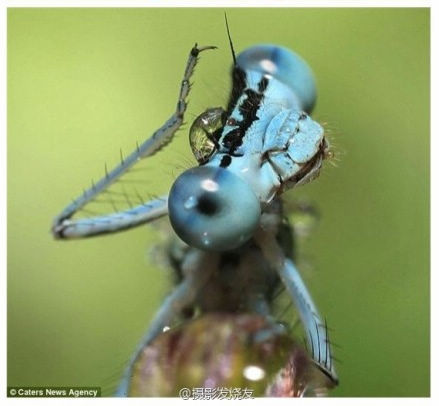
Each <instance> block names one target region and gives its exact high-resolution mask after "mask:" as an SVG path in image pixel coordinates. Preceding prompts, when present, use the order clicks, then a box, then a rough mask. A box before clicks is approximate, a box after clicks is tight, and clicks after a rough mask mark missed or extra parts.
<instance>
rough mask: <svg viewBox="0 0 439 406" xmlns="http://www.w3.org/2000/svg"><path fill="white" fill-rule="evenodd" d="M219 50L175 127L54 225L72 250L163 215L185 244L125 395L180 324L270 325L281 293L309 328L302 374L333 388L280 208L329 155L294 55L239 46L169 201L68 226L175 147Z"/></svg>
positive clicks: (320, 328)
mask: <svg viewBox="0 0 439 406" xmlns="http://www.w3.org/2000/svg"><path fill="white" fill-rule="evenodd" d="M212 48H214V47H198V46H197V45H195V47H194V48H193V49H192V50H191V52H190V54H189V58H188V62H187V66H186V69H185V73H184V77H183V80H182V82H181V89H180V94H179V98H178V102H177V107H176V111H175V113H174V114H173V115H172V116H171V117H170V119H169V120H168V121H167V122H166V123H165V124H164V125H163V126H162V127H161V128H159V129H158V130H157V131H156V132H155V133H154V134H153V135H152V137H151V138H149V139H147V140H146V141H145V142H144V143H143V144H141V145H139V146H138V147H137V148H136V150H135V151H133V152H132V153H131V154H130V155H129V156H128V157H126V158H124V159H123V161H122V162H121V164H120V165H118V166H117V167H116V168H115V169H113V170H112V171H110V172H108V171H106V173H105V176H104V177H103V178H102V179H101V180H100V181H99V182H97V183H96V184H94V185H93V186H92V187H91V188H90V189H88V190H87V191H85V192H84V193H83V194H82V195H81V196H80V197H79V198H78V199H76V200H75V201H74V202H73V203H72V204H70V205H69V206H68V207H67V208H66V209H65V210H64V211H63V212H62V213H61V214H60V215H59V216H58V217H57V218H56V219H55V221H54V225H53V234H54V236H55V237H56V238H61V239H68V238H78V237H87V236H92V235H99V234H102V233H111V232H116V231H121V230H125V229H128V228H131V227H135V226H137V225H140V224H143V223H147V222H150V221H153V220H155V219H157V218H159V217H162V216H165V215H166V214H168V215H169V219H170V223H171V225H172V228H173V229H174V231H175V233H176V234H177V235H178V236H179V238H180V239H181V240H180V242H179V243H177V246H175V247H174V249H173V250H171V251H170V254H169V255H170V258H171V262H172V263H173V265H174V268H175V269H176V272H177V275H178V279H179V283H178V284H177V286H176V288H175V290H174V291H173V293H171V295H169V296H168V297H167V298H166V300H165V301H164V302H163V304H162V306H161V308H160V309H159V310H158V312H157V314H156V316H155V318H154V319H153V321H152V323H151V324H150V327H149V329H148V331H147V333H146V335H145V337H144V338H143V340H142V341H141V343H140V345H139V347H138V350H137V352H136V353H135V355H134V356H133V359H132V361H131V363H130V366H129V368H128V370H127V372H126V374H125V377H124V380H123V382H122V384H121V386H120V388H119V392H118V393H119V394H120V395H129V394H133V392H132V388H133V386H132V383H133V382H134V381H136V379H137V376H136V368H137V367H135V365H137V366H138V365H139V364H138V361H139V359H140V358H139V357H141V356H142V354H143V353H144V351H145V350H147V349H148V348H151V347H150V346H153V345H154V340H155V339H156V338H157V337H158V336H160V335H161V334H162V332H163V330H164V329H168V328H169V326H172V325H173V323H174V322H175V320H178V319H180V320H182V319H183V320H188V318H189V319H190V318H192V317H193V315H198V316H200V317H201V320H203V317H206V316H207V315H210V314H212V315H213V314H229V315H233V317H232V324H233V322H234V320H235V321H236V320H237V319H236V317H238V315H241V314H250V315H252V314H253V315H258V316H259V317H262V318H263V319H265V320H266V321H267V322H269V323H275V320H274V318H273V315H272V314H273V313H272V297H273V294H274V291H275V289H276V287H277V286H278V285H279V284H283V285H284V287H285V288H286V290H287V292H288V293H289V295H290V297H291V300H292V301H293V302H294V304H295V306H296V308H297V311H298V313H299V316H300V319H301V321H302V323H303V325H304V329H305V331H306V336H307V343H308V348H309V351H310V364H307V365H311V364H312V365H313V366H314V368H317V370H318V371H320V373H322V374H323V375H324V376H326V377H327V380H326V381H325V382H326V383H325V384H324V385H325V386H327V387H329V386H331V385H334V384H336V383H337V375H336V372H335V369H334V365H333V362H332V359H333V358H332V355H331V347H330V342H329V338H328V329H327V327H326V323H324V322H323V321H322V318H321V317H320V315H319V312H318V310H317V308H316V306H315V305H314V303H313V300H312V298H311V295H310V293H309V292H308V290H307V288H306V286H305V284H304V282H303V280H302V278H301V277H300V274H299V272H298V270H297V268H296V266H295V264H294V262H293V259H292V258H291V256H290V255H289V251H290V248H289V245H290V244H291V239H290V238H289V233H290V228H289V225H288V223H287V222H286V221H285V216H284V213H283V210H282V203H281V200H280V197H281V195H282V193H284V192H285V191H286V190H288V189H291V188H294V187H295V186H298V185H302V184H305V183H307V182H309V181H311V180H313V179H314V178H316V177H317V176H318V174H319V171H320V169H321V166H322V161H323V160H324V159H325V158H326V157H327V156H328V154H329V145H328V142H327V141H326V138H325V136H324V131H323V129H322V127H321V126H320V125H319V124H318V123H317V122H315V121H314V120H313V119H312V118H311V117H310V115H309V114H310V112H311V110H312V107H313V105H314V102H315V97H316V90H315V83H314V78H313V75H312V72H311V70H310V68H309V67H308V65H307V64H306V63H305V62H304V61H303V60H302V59H301V58H300V57H299V56H298V55H297V54H295V53H294V52H292V51H290V50H288V49H286V48H283V47H280V46H276V45H256V46H253V47H251V48H248V49H247V50H244V51H243V52H242V53H240V54H239V55H237V56H236V57H235V55H234V52H233V47H232V54H233V60H234V63H233V67H232V77H233V88H232V92H231V95H230V98H229V101H228V105H227V106H226V107H225V108H224V109H223V108H220V107H215V108H209V109H207V110H206V111H205V112H204V113H202V114H201V115H200V116H199V117H198V118H197V119H196V120H195V121H194V123H193V125H192V127H191V129H190V134H189V141H190V145H191V148H192V151H193V153H194V156H195V157H196V159H197V161H198V163H199V166H197V167H194V168H191V169H188V170H186V171H184V172H183V173H182V174H181V175H180V176H178V178H177V179H176V180H175V182H174V183H173V185H172V187H171V189H170V192H169V195H168V196H163V197H161V198H157V199H153V200H151V201H148V202H144V203H142V204H140V205H138V206H136V207H133V208H130V209H128V210H122V211H117V212H115V213H109V214H106V215H102V216H96V217H91V218H86V219H83V218H80V219H75V218H72V217H73V215H74V214H75V213H76V212H78V211H80V210H81V209H82V208H83V207H84V206H85V205H87V204H88V203H89V202H91V201H93V200H94V199H95V198H96V196H97V195H99V194H100V193H103V192H104V191H106V190H107V189H108V188H109V187H110V186H111V185H112V184H114V183H115V182H117V181H118V179H119V178H120V177H121V176H122V175H124V173H126V172H127V171H129V170H130V169H131V168H132V167H133V166H134V165H136V163H137V162H139V161H140V160H141V159H143V158H145V157H147V156H150V155H153V154H155V153H156V152H158V151H159V150H161V149H162V147H163V146H164V145H166V144H167V143H169V142H170V141H171V140H172V137H173V135H174V134H175V132H176V131H177V130H178V128H179V127H180V125H181V124H182V122H183V116H184V113H185V111H186V98H187V95H188V92H189V89H190V85H189V80H190V77H191V75H192V73H193V70H194V67H195V65H196V62H197V60H198V55H199V53H200V52H202V51H204V50H208V49H212ZM215 317H216V316H214V320H215ZM206 320H207V319H206ZM210 322H211V321H210ZM210 322H207V321H206V324H207V325H208V324H209V323H210ZM213 331H215V329H214V330H213ZM136 382H137V383H138V381H136ZM269 393H270V392H269Z"/></svg>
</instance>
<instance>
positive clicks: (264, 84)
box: [258, 76, 268, 93]
mask: <svg viewBox="0 0 439 406" xmlns="http://www.w3.org/2000/svg"><path fill="white" fill-rule="evenodd" d="M267 86H268V78H267V77H266V76H264V77H263V78H262V79H261V81H260V82H259V83H258V90H259V93H264V92H265V90H267Z"/></svg>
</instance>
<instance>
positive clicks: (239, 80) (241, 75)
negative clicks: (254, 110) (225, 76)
mask: <svg viewBox="0 0 439 406" xmlns="http://www.w3.org/2000/svg"><path fill="white" fill-rule="evenodd" d="M232 82H233V83H232V92H231V94H230V99H229V102H228V104H227V116H230V114H231V113H232V111H233V109H234V108H235V106H236V103H237V102H238V99H239V98H240V97H241V95H242V93H243V92H244V89H245V87H246V74H245V72H244V71H243V70H242V69H241V68H240V67H239V66H238V65H236V66H234V68H233V71H232Z"/></svg>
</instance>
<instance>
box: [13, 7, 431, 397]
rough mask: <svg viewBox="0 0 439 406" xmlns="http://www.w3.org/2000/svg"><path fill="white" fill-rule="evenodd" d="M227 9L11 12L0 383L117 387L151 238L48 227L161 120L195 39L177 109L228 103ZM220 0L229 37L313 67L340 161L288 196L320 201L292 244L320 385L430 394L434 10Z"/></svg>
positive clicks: (185, 153) (183, 156) (160, 287)
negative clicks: (317, 349) (261, 5)
mask: <svg viewBox="0 0 439 406" xmlns="http://www.w3.org/2000/svg"><path fill="white" fill-rule="evenodd" d="M223 11H224V10H222V9H9V10H8V62H7V63H8V385H23V386H38V385H58V386H61V385H72V386H81V385H83V386H91V385H98V386H102V387H103V388H104V390H106V393H107V394H109V393H110V392H109V391H110V390H111V387H112V386H114V385H115V383H116V382H117V380H118V377H119V375H120V373H121V372H122V370H123V366H124V364H125V362H126V360H127V359H128V358H129V357H130V354H131V353H132V351H133V348H134V346H135V345H136V344H137V342H138V340H139V337H140V336H141V335H142V334H143V332H144V330H145V328H146V326H147V325H148V322H149V320H150V319H151V317H152V315H153V313H154V311H155V309H157V307H158V306H159V304H160V302H161V301H162V299H163V297H164V295H165V294H166V293H167V292H168V291H169V289H170V279H171V278H170V274H169V271H167V270H164V269H162V268H161V267H160V265H159V264H155V263H151V259H150V255H149V251H150V247H151V246H153V245H154V244H155V243H156V242H157V240H158V238H159V236H158V233H157V231H156V230H154V229H153V228H151V227H147V226H145V227H141V228H139V229H136V230H133V231H130V232H126V233H121V234H119V235H114V236H106V237H101V238H96V239H88V240H83V241H72V242H59V241H54V240H53V239H52V237H51V235H50V233H49V229H50V225H51V221H52V218H53V217H54V216H55V215H56V214H58V213H59V211H60V210H61V209H62V208H63V207H64V206H65V205H66V204H67V203H68V202H69V201H70V199H71V198H73V197H76V195H77V194H79V193H80V192H81V190H82V188H83V187H87V186H88V185H89V184H90V180H91V179H92V178H94V179H95V180H96V179H98V178H99V177H100V176H101V175H102V174H103V166H104V162H107V163H108V164H109V166H111V165H112V164H114V163H117V161H118V156H119V148H122V149H123V151H125V152H126V153H128V152H129V151H130V150H131V149H133V146H134V145H135V142H136V140H138V141H141V140H142V139H144V138H145V137H146V136H147V135H149V134H151V132H152V131H153V130H154V129H156V128H157V127H159V126H160V125H161V124H162V122H163V121H164V120H165V119H166V118H167V117H168V116H169V114H170V113H171V112H172V111H173V109H174V106H175V103H176V95H177V92H178V90H179V82H180V80H181V75H182V72H183V68H184V64H185V61H186V57H187V53H188V51H189V49H190V48H191V47H192V45H193V44H194V43H195V42H199V43H200V44H204V45H207V44H208V45H211V44H212V45H217V46H218V47H219V48H220V49H219V50H218V51H215V52H209V53H206V54H204V55H203V56H202V58H201V61H200V64H199V66H198V68H197V72H196V75H195V86H194V88H193V93H192V94H191V96H190V100H191V104H190V106H189V111H188V115H187V119H188V121H189V122H190V121H191V120H192V119H193V118H194V117H195V116H196V115H197V114H198V113H200V112H201V111H202V110H204V109H205V108H206V107H208V106H210V107H212V106H217V105H221V104H224V102H225V100H226V98H227V93H228V89H229V84H230V81H229V77H228V72H229V67H230V63H231V57H230V52H229V49H228V42H227V37H226V31H225V27H224V20H223ZM227 12H228V18H229V23H230V25H231V30H232V35H233V38H234V43H235V48H236V49H237V51H239V50H242V49H244V48H245V47H247V46H249V45H251V44H254V43H258V42H271V43H276V44H282V45H285V46H288V47H291V48H293V49H294V50H295V51H297V52H298V53H299V54H301V55H302V56H303V57H304V58H305V59H306V60H307V61H308V62H309V63H310V65H311V66H312V67H313V69H314V71H315V74H316V77H317V80H318V89H319V100H318V103H317V108H316V110H315V113H314V116H315V117H316V119H318V120H319V121H322V122H326V123H327V125H326V128H327V129H328V133H329V136H330V139H331V141H332V142H333V144H334V145H335V151H336V153H337V155H338V157H339V161H338V162H337V167H336V168H334V167H333V166H331V165H329V164H327V165H326V167H325V169H324V170H323V171H322V175H321V177H320V178H319V179H318V180H317V181H315V182H314V183H312V184H309V185H306V186H305V187H303V188H300V189H297V190H296V191H293V192H290V193H289V195H290V196H294V195H296V196H301V197H302V198H306V199H309V201H312V202H314V203H315V204H316V206H317V207H318V208H319V211H320V214H321V220H320V223H319V226H318V227H317V229H316V230H315V231H314V232H313V234H312V236H311V237H310V238H309V239H308V240H307V242H306V244H305V245H304V246H303V251H304V252H305V253H306V255H307V256H308V258H310V262H311V263H312V266H313V269H312V271H311V272H309V273H308V274H307V280H308V282H309V285H310V288H311V290H312V291H313V293H314V296H315V298H316V301H317V302H318V304H319V307H320V308H321V311H322V313H323V314H324V315H325V316H326V317H327V319H328V322H329V324H330V325H331V326H332V328H333V332H332V337H333V339H334V341H336V342H337V343H338V344H339V345H340V346H341V348H340V349H337V350H336V356H337V358H339V359H340V360H341V361H342V363H341V364H339V365H338V373H339V376H340V381H341V385H340V387H339V388H338V389H337V390H336V391H334V392H333V394H334V395H336V396H428V395H429V392H430V383H429V382H430V375H429V370H430V368H429V366H430V361H429V359H430V358H429V357H430V352H429V351H430V350H429V331H430V330H429V319H430V310H429V300H430V297H429V111H430V106H429V69H430V68H429V66H430V61H429V46H430V44H429V30H430V28H429V10H428V9H229V10H228V11H227ZM186 128H187V127H186ZM186 137H187V131H181V132H179V134H178V137H177V139H176V141H175V143H173V145H172V146H171V148H170V149H169V150H168V149H167V150H166V151H167V152H166V153H164V154H163V156H160V157H157V159H156V160H155V161H154V162H153V166H152V168H151V173H150V174H147V178H149V179H155V183H156V184H158V183H160V184H162V185H165V186H166V187H167V186H168V185H169V182H170V181H171V180H172V178H173V177H175V174H176V173H178V172H179V170H180V168H182V167H187V165H188V160H189V158H188V157H190V155H191V154H190V150H189V146H188V143H187V138H186ZM150 182H152V183H151V188H157V189H158V188H159V186H157V185H153V183H154V181H152V180H150ZM145 185H146V187H148V185H149V184H148V181H145Z"/></svg>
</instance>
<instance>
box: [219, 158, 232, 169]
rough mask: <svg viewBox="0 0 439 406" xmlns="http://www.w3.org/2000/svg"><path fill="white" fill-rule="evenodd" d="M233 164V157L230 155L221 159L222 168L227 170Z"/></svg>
mask: <svg viewBox="0 0 439 406" xmlns="http://www.w3.org/2000/svg"><path fill="white" fill-rule="evenodd" d="M231 163H232V157H231V156H230V155H224V156H223V157H222V158H221V163H220V166H221V168H227V167H228V166H229V165H230V164H231Z"/></svg>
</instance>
